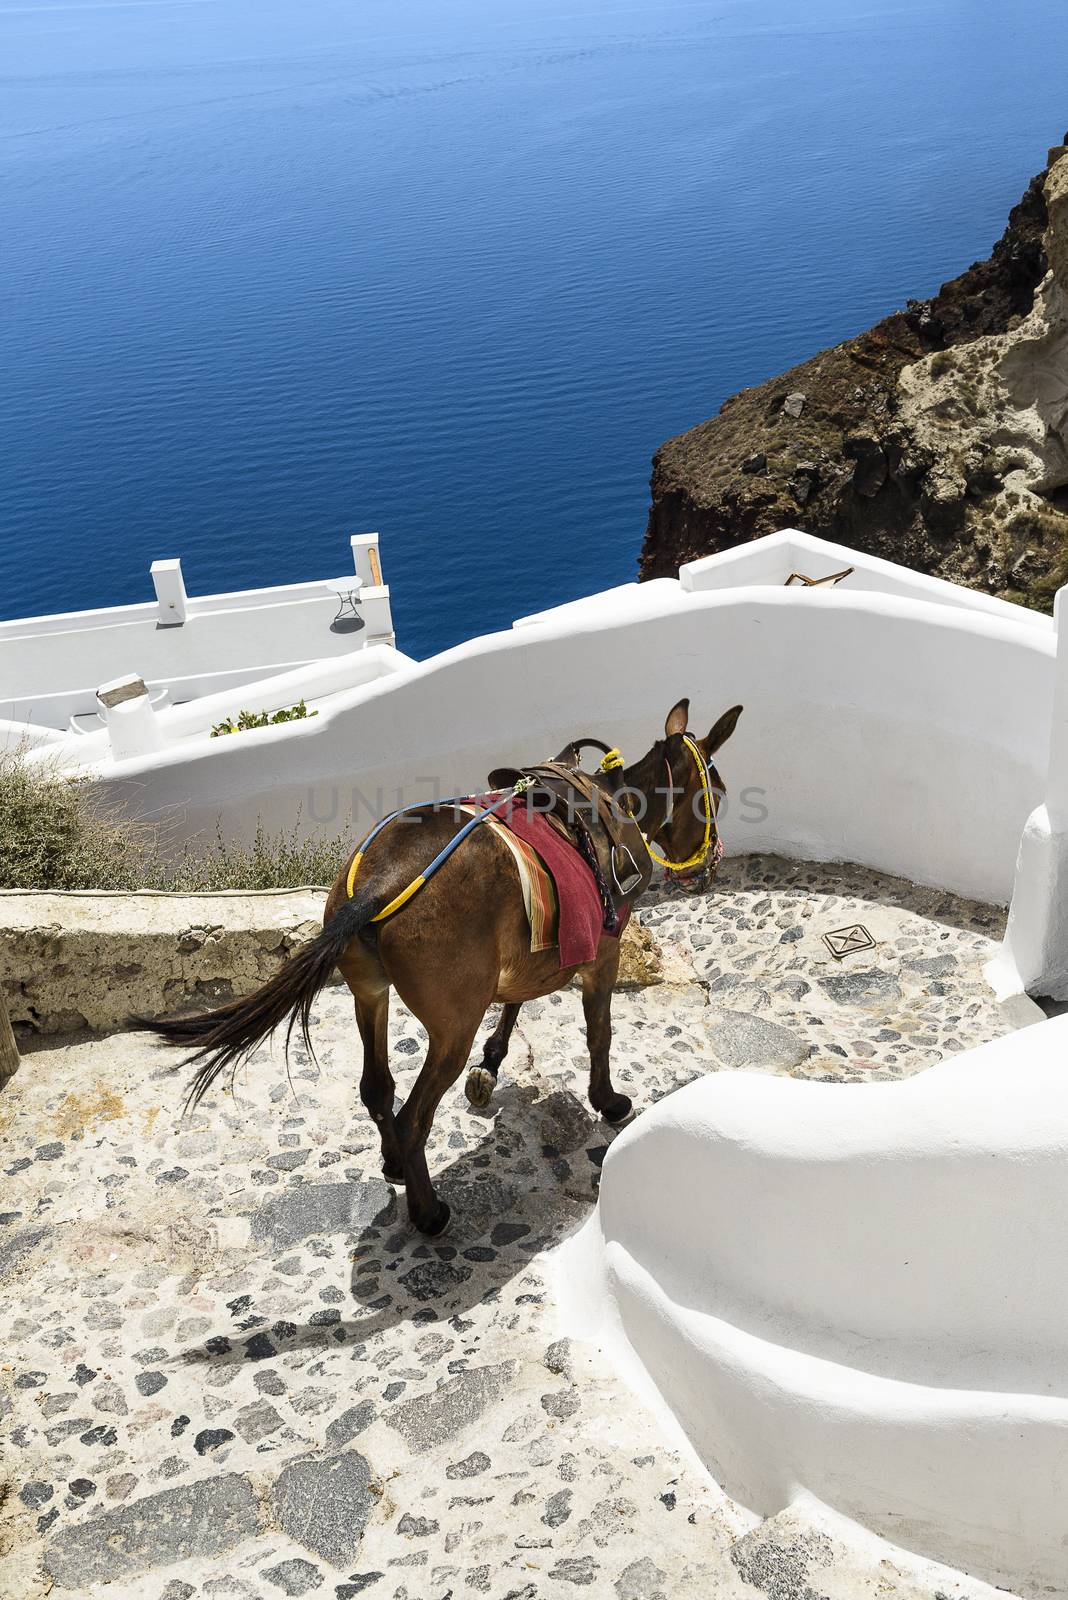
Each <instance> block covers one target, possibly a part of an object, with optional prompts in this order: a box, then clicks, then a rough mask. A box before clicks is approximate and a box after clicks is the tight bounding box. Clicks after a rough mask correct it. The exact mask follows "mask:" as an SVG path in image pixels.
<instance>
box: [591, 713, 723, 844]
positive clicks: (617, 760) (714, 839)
mask: <svg viewBox="0 0 1068 1600" xmlns="http://www.w3.org/2000/svg"><path fill="white" fill-rule="evenodd" d="M590 742H592V741H583V743H590ZM682 742H683V744H684V745H685V747H686V749H687V750H688V751H689V753H690V756H691V757H692V758H693V763H694V766H695V767H696V768H697V775H698V777H699V779H700V781H701V796H702V799H703V801H704V808H705V831H704V838H703V839H702V840H701V843H700V845H699V846H698V848H697V849H696V850H695V851H694V853H693V854H692V855H691V856H688V857H687V858H686V860H685V861H669V860H668V858H667V856H662V855H661V854H660V852H659V851H658V850H657V849H656V847H655V846H654V845H653V843H652V840H651V839H650V838H649V835H648V834H646V833H643V834H642V838H643V840H644V841H645V848H646V849H647V850H648V852H649V855H650V858H651V859H652V860H653V861H655V862H656V864H657V866H658V867H665V868H666V869H667V871H668V872H689V871H691V870H692V869H693V868H695V867H700V866H703V865H704V864H705V862H706V861H707V860H708V857H709V855H711V856H712V858H713V860H712V870H713V871H715V869H716V867H718V866H719V863H720V861H721V860H722V858H723V841H722V839H721V838H720V836H719V828H718V827H717V825H716V806H715V801H714V800H713V797H712V781H711V778H710V776H709V763H708V762H707V761H706V760H705V758H704V756H703V755H702V754H701V750H700V748H699V746H698V743H697V740H696V739H695V738H694V737H693V734H691V733H684V734H683V735H682ZM664 765H665V767H666V768H667V776H668V784H667V794H668V803H667V815H666V817H665V818H664V820H663V822H662V823H661V824H660V826H661V827H662V828H664V827H666V826H667V824H668V823H669V822H670V821H671V818H672V816H673V814H674V810H675V774H674V773H673V772H672V770H671V762H670V761H669V760H668V758H667V756H666V755H665V757H664ZM622 766H623V757H622V756H621V755H620V753H619V751H618V750H614V749H613V750H608V751H606V752H605V755H604V757H603V758H602V761H601V765H600V767H599V769H598V770H599V771H601V772H614V771H617V770H618V769H619V768H621V767H622Z"/></svg>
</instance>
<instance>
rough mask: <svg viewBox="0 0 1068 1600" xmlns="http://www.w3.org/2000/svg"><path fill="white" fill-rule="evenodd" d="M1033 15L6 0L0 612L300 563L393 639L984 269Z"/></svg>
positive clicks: (258, 580) (330, 1)
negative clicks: (375, 585)
mask: <svg viewBox="0 0 1068 1600" xmlns="http://www.w3.org/2000/svg"><path fill="white" fill-rule="evenodd" d="M1064 21H1065V15H1064V0H1015V3H1014V4H1013V5H1012V6H1009V5H1008V4H1006V3H1001V4H997V3H994V0H867V3H865V0H806V3H804V4H801V3H797V0H573V3H571V4H568V3H565V0H512V3H511V4H506V3H504V0H498V3H496V4H491V3H489V0H454V3H452V4H449V3H448V0H255V3H253V0H82V3H67V0H14V3H11V0H0V160H2V169H0V180H2V189H3V197H4V198H3V227H2V234H0V253H2V265H0V295H2V296H3V301H4V314H3V318H2V320H0V616H4V617H10V616H15V615H22V614H31V613H35V612H39V611H59V610H67V609H70V608H75V607H83V606H95V605H101V604H107V603H110V602H124V601H133V600H140V599H147V598H150V597H151V588H150V585H149V581H148V575H147V569H148V565H149V563H150V561H151V560H152V559H153V558H154V557H156V556H172V555H181V556H182V558H183V562H184V566H185V571H186V579H187V583H188V586H189V588H190V591H191V592H192V593H205V592H210V591H213V590H218V589H228V588H235V587H243V586H246V585H256V584H264V583H281V582H287V581H292V580H300V579H307V578H315V577H327V576H334V575H336V574H337V573H338V572H340V571H342V570H344V568H345V566H346V563H347V555H348V545H347V537H348V535H349V534H350V533H353V532H357V531H360V530H364V529H368V528H378V529H379V530H380V532H381V537H382V551H383V558H384V567H385V573H386V577H387V578H388V580H389V581H390V583H391V584H392V587H393V595H394V612H395V618H396V624H397V631H398V635H399V643H400V644H401V646H402V648H404V649H407V650H409V651H410V652H412V653H413V654H416V655H425V654H427V653H429V652H431V651H434V650H437V649H440V648H442V647H444V646H446V645H448V644H451V643H453V642H455V641H457V640H459V639H462V638H465V637H467V636H469V635H470V634H472V633H476V632H481V631H483V630H485V629H488V628H493V627H498V626H502V625H504V626H507V625H508V624H509V623H510V622H511V621H512V619H513V618H514V617H516V616H519V615H522V614H523V613H524V612H529V611H531V610H536V609H539V608H542V607H544V606H547V605H551V604H554V603H556V602H559V601H561V600H565V599H569V598H572V597H574V596H576V595H580V594H583V593H588V592H590V591H592V590H595V589H598V588H602V587H604V586H606V585H608V584H612V583H618V582H624V581H626V580H628V579H630V578H632V577H633V576H634V574H635V563H636V559H637V555H638V549H639V545H640V542H641V537H642V532H643V529H644V525H645V516H646V510H647V506H648V477H649V468H650V459H651V457H652V454H653V451H654V450H655V448H656V446H657V445H658V444H659V443H660V442H661V441H662V440H664V439H665V438H667V437H669V436H670V435H671V434H674V433H678V432H680V431H681V430H683V429H685V428H687V427H690V426H692V425H693V424H694V423H697V422H699V421H701V420H703V419H704V418H706V417H708V416H710V415H711V414H712V413H714V412H715V411H716V410H717V408H718V407H719V405H720V403H721V401H722V400H723V399H724V398H725V397H726V396H727V395H728V394H730V393H732V392H733V391H734V390H736V389H738V388H739V387H741V386H742V385H745V384H751V383H756V382H759V381H761V380H762V379H764V378H766V377H768V376H770V375H771V374H773V373H775V372H777V371H779V370H781V369H782V368H784V367H786V366H789V365H791V364H792V363H794V362H796V361H799V360H801V359H803V358H804V357H806V356H808V355H810V354H812V353H813V352H814V351H815V350H817V349H818V348H820V347H821V346H824V345H827V344H830V343H834V342H836V341H837V340H840V339H842V338H845V337H847V336H848V335H850V334H853V333H855V332H857V331H858V330H860V329H861V328H864V327H866V326H868V325H869V324H870V323H871V322H873V321H875V320H876V319H877V318H879V317H881V316H883V315H884V314H885V313H886V312H888V311H889V310H891V309H892V308H893V307H895V306H900V305H902V304H903V303H904V301H905V299H906V298H907V297H908V296H911V295H917V296H919V295H927V294H930V293H931V292H932V291H934V290H935V289H937V287H938V285H939V284H940V283H941V282H942V281H943V280H944V279H945V278H947V277H950V276H953V275H954V274H955V273H957V272H958V271H960V270H961V269H962V268H963V267H964V266H966V265H967V264H968V263H969V262H971V261H972V260H974V259H975V258H977V257H979V256H983V255H986V254H987V253H988V251H989V247H990V245H991V244H992V242H993V240H994V239H995V238H996V237H997V236H998V235H999V234H1000V233H1001V231H1002V228H1003V227H1004V225H1005V220H1006V215H1007V212H1008V209H1009V207H1010V206H1011V205H1012V204H1013V203H1014V202H1015V201H1016V200H1017V199H1018V198H1019V196H1020V194H1021V193H1022V191H1023V189H1024V186H1025V184H1026V182H1027V179H1028V178H1029V177H1030V176H1031V174H1032V173H1033V172H1035V171H1037V170H1039V169H1040V168H1041V167H1042V166H1043V165H1044V161H1045V152H1046V148H1047V146H1048V145H1050V144H1052V143H1054V142H1056V141H1058V140H1059V139H1060V138H1061V136H1062V135H1063V133H1064V130H1065V125H1066V123H1068V46H1066V38H1068V29H1066V28H1065V26H1064Z"/></svg>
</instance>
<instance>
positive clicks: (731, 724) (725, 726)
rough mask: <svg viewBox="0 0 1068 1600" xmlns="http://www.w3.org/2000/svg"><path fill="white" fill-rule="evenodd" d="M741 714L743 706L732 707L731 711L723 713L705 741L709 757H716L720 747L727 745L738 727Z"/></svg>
mask: <svg viewBox="0 0 1068 1600" xmlns="http://www.w3.org/2000/svg"><path fill="white" fill-rule="evenodd" d="M741 714H742V707H741V706H731V708H730V710H729V711H725V712H724V713H723V715H722V716H721V717H720V719H719V721H718V722H717V723H716V725H715V727H714V728H713V729H712V732H711V733H710V734H709V736H708V738H707V739H706V740H705V750H706V752H707V754H708V755H710V756H714V755H715V753H716V751H717V750H718V749H719V748H720V746H721V745H724V744H726V743H727V740H728V739H729V738H730V736H731V734H732V733H733V732H734V730H735V728H736V727H737V726H738V718H739V717H740V716H741Z"/></svg>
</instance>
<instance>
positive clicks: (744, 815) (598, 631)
mask: <svg viewBox="0 0 1068 1600" xmlns="http://www.w3.org/2000/svg"><path fill="white" fill-rule="evenodd" d="M846 553H847V554H848V552H846ZM930 581H933V580H930ZM602 598H603V597H602ZM1002 609H1003V611H1004V615H1002V614H1000V613H999V614H993V613H991V612H990V611H989V610H988V609H987V608H985V607H984V608H977V607H970V606H963V605H958V606H953V607H949V606H946V605H941V604H935V603H932V602H930V601H928V600H926V599H917V598H914V597H911V596H905V595H892V594H882V593H879V592H877V591H874V590H861V591H850V590H848V589H847V588H846V587H845V586H841V587H839V588H836V589H830V590H824V589H816V590H812V589H799V588H790V589H785V588H781V587H766V588H765V587H761V588H757V587H741V588H730V589H721V590H709V591H703V592H702V591H696V592H686V591H684V590H683V589H682V588H681V586H680V585H679V584H677V583H673V582H662V583H660V584H657V585H655V586H652V585H650V586H640V587H637V588H635V589H633V590H630V589H626V590H624V591H621V592H618V593H617V595H616V597H615V599H614V603H613V604H612V605H611V606H610V607H606V606H604V605H603V604H599V605H598V606H595V607H594V608H592V610H591V611H589V612H586V613H584V612H582V611H581V609H576V608H570V609H569V612H568V614H567V615H566V617H563V618H554V616H553V615H552V614H551V613H549V614H547V615H546V616H545V618H543V619H542V620H539V621H536V622H532V623H531V625H528V626H525V627H523V628H520V629H516V630H514V631H513V632H511V633H504V634H496V635H489V636H486V637H484V638H481V639H476V640H473V641H471V642H469V643H467V644H465V645H462V646H460V647H458V648H457V649H455V650H452V651H449V652H446V653H445V654H444V655H441V656H438V657H435V658H434V659H433V660H431V661H429V662H426V663H424V664H422V665H418V666H412V667H410V668H407V669H402V670H401V671H398V672H397V673H396V674H395V675H393V676H392V677H390V678H389V679H386V680H382V681H380V682H376V683H372V684H370V685H368V686H366V687H363V688H359V689H354V690H352V691H351V692H350V693H348V694H342V695H338V696H335V697H334V698H333V700H332V702H331V704H330V705H329V706H328V707H325V708H324V710H323V712H322V713H321V714H320V716H318V717H316V718H315V719H314V720H312V721H309V722H306V723H303V724H296V725H292V724H291V725H287V726H285V727H283V728H278V729H265V730H262V731H260V732H254V733H244V734H241V735H238V736H235V737H233V738H230V739H223V740H215V741H210V742H209V741H205V742H204V743H203V744H202V745H200V746H194V745H187V746H183V747H182V748H181V749H179V750H175V751H171V752H167V751H164V752H162V753H161V754H159V755H157V756H154V757H152V758H151V759H147V760H143V761H140V762H129V763H125V764H123V765H120V766H117V767H113V768H111V772H112V773H113V774H114V777H113V779H112V782H113V783H118V785H119V787H120V788H123V789H124V790H125V793H126V794H127V796H128V797H129V798H130V799H131V801H132V802H133V803H135V804H136V805H137V807H138V809H139V810H143V811H145V812H147V813H149V814H157V815H165V816H166V817H167V818H168V821H169V823H170V829H169V830H168V831H169V832H171V835H172V837H175V838H176V839H177V838H181V837H188V836H189V835H190V834H194V833H197V832H200V831H204V832H207V833H213V832H214V829H215V825H216V819H221V820H222V825H223V828H224V831H225V832H226V833H229V834H234V835H237V834H247V833H248V832H250V831H251V830H252V829H253V828H254V827H255V825H256V823H257V820H262V821H263V822H264V823H265V824H266V825H267V826H268V827H270V828H282V827H290V826H292V825H293V824H294V823H295V822H296V821H297V819H298V817H299V819H300V826H301V827H302V828H303V829H304V830H306V831H310V830H312V829H315V828H321V829H324V830H326V831H336V830H339V829H341V828H342V827H344V826H345V825H346V823H347V821H348V818H349V815H350V812H352V811H353V809H355V820H354V827H355V829H356V831H358V832H361V831H363V830H364V829H365V828H366V827H367V826H368V825H369V823H370V821H371V820H372V816H373V815H376V814H378V813H379V812H381V811H383V810H387V809H390V808H391V807H393V806H395V805H397V804H400V803H402V802H404V801H407V800H415V799H421V798H427V797H429V796H430V794H431V793H432V792H433V790H434V787H435V785H436V786H437V788H438V791H439V792H441V793H444V794H451V793H456V792H459V791H462V790H465V789H467V788H469V787H473V786H477V785H478V784H480V783H481V782H482V781H483V779H484V777H485V774H486V772H487V771H488V770H489V768H490V767H491V766H495V765H497V764H499V763H501V762H505V761H510V760H516V761H524V760H526V761H529V760H536V759H539V758H543V757H545V756H547V755H552V754H553V753H555V751H556V750H557V749H558V748H559V747H560V746H562V745H563V744H564V743H565V742H566V741H567V740H568V739H570V738H571V737H572V736H574V735H576V734H581V733H593V734H597V735H599V736H601V737H602V738H605V739H607V740H609V741H611V742H614V743H618V744H620V745H621V746H622V747H623V749H624V751H625V752H626V753H627V754H628V755H629V756H636V755H638V754H640V753H641V752H642V751H643V750H644V749H646V748H647V746H648V745H649V744H650V743H651V742H652V740H653V739H654V738H655V737H656V736H657V735H658V733H659V732H660V731H661V729H662V726H663V719H664V715H665V713H666V711H667V710H668V708H669V707H670V705H671V704H672V703H673V702H674V701H675V700H676V699H677V698H678V697H679V696H680V695H684V694H688V695H689V696H690V698H691V701H692V719H691V720H692V725H693V726H694V727H695V729H697V730H698V731H699V732H705V731H707V728H708V727H709V726H710V725H711V723H712V722H713V721H714V719H715V718H716V717H717V716H718V715H719V713H720V712H721V711H722V710H723V709H724V708H725V707H727V706H729V705H731V704H733V703H735V702H736V701H741V702H743V703H744V705H745V707H746V711H745V715H744V717H743V718H742V720H741V723H740V725H739V729H738V732H737V733H736V734H735V736H734V738H733V739H732V740H731V743H730V745H729V746H728V747H727V749H726V750H725V752H724V756H723V761H722V771H723V775H724V777H725V779H726V781H727V784H728V788H729V789H730V791H731V796H732V798H731V802H730V806H731V809H730V810H729V812H728V816H727V819H726V822H725V830H724V831H725V835H726V840H727V848H728V850H730V851H734V852H742V851H752V850H782V851H784V852H786V853H788V854H790V855H797V856H804V857H809V858H815V859H846V860H855V861H858V862H861V863H864V864H866V865H870V866H873V867H876V868H879V869H882V870H884V871H888V872H893V873H899V874H901V875H902V876H905V877H907V878H910V879H913V880H914V881H916V882H920V883H929V884H938V885H942V886H945V887H947V888H949V889H952V890H955V891H957V892H959V893H964V894H969V895H974V896H976V897H978V898H981V899H985V900H989V901H994V902H1005V901H1007V900H1008V899H1009V896H1010V894H1011V891H1012V885H1013V869H1014V864H1015V860H1016V853H1017V846H1018V843H1019V839H1020V834H1021V830H1022V828H1023V824H1024V822H1025V819H1026V818H1027V816H1028V814H1029V813H1030V812H1031V811H1032V809H1033V808H1034V807H1035V806H1036V805H1037V804H1038V803H1039V801H1040V800H1041V798H1042V794H1043V788H1044V782H1045V774H1046V764H1047V750H1048V730H1049V724H1050V710H1051V703H1052V690H1053V663H1054V654H1055V636H1054V634H1053V631H1052V628H1051V627H1049V626H1047V627H1036V626H1034V625H1033V624H1032V623H1031V622H1030V621H1029V620H1027V618H1026V615H1024V616H1022V617H1021V616H1020V614H1019V613H1018V609H1017V608H1015V607H1004V608H1002ZM1018 619H1019V620H1018ZM754 790H756V791H760V792H759V794H753V793H752V792H750V793H749V797H748V798H749V804H747V805H743V804H741V803H740V802H741V793H742V791H754ZM762 811H763V812H766V815H761V812H762Z"/></svg>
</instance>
